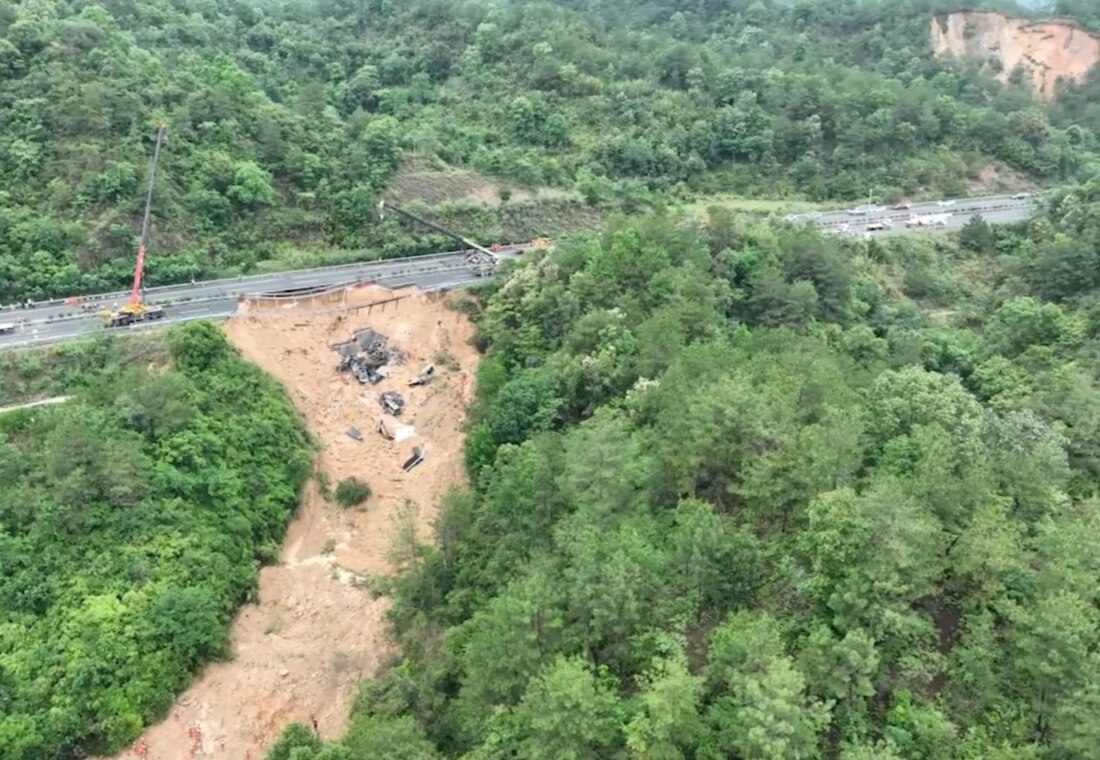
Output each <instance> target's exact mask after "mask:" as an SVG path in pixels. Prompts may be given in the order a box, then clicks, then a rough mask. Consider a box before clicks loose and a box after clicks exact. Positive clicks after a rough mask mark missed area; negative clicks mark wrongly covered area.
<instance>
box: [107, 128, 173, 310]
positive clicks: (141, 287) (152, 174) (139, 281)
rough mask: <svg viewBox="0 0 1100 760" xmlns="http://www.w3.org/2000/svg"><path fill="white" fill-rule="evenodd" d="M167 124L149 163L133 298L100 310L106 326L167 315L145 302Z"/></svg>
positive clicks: (158, 134) (159, 132)
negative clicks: (152, 212) (155, 195)
mask: <svg viewBox="0 0 1100 760" xmlns="http://www.w3.org/2000/svg"><path fill="white" fill-rule="evenodd" d="M164 128H165V125H163V124H161V125H160V129H158V130H157V142H156V145H155V146H154V147H153V160H152V161H151V163H150V165H149V191H148V193H147V194H146V196H145V216H144V218H143V219H142V221H141V237H140V238H139V239H138V249H137V261H136V262H135V263H134V283H133V285H132V286H131V288H130V300H129V301H128V302H127V303H125V304H124V305H123V306H121V307H119V306H118V305H117V304H116V305H115V308H113V309H107V310H104V311H103V312H101V316H102V317H103V323H104V324H105V325H107V327H126V326H127V325H132V324H135V323H138V322H150V321H153V320H156V319H161V318H162V317H164V309H163V308H161V307H160V306H155V305H152V304H148V303H146V302H145V244H146V243H147V242H148V239H149V212H150V210H151V209H152V206H153V187H154V186H155V184H156V178H157V161H158V160H159V159H160V146H161V143H162V142H163V141H164Z"/></svg>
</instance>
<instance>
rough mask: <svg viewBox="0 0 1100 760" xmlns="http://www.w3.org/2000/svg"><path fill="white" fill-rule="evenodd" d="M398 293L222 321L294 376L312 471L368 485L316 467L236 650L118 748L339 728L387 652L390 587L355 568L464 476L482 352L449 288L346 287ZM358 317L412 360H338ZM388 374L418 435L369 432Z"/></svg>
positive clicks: (364, 292) (237, 755)
mask: <svg viewBox="0 0 1100 760" xmlns="http://www.w3.org/2000/svg"><path fill="white" fill-rule="evenodd" d="M395 295H407V296H408V297H406V298H403V299H402V300H399V301H397V302H392V303H389V304H388V305H386V306H385V308H382V307H374V308H372V309H371V310H370V311H368V310H367V309H366V308H363V309H361V310H360V311H359V312H358V314H356V313H355V312H354V311H350V312H345V313H340V314H332V313H330V314H324V315H318V314H316V313H312V314H311V313H310V312H315V311H316V310H317V309H319V308H332V307H333V306H338V305H339V304H327V305H319V304H317V303H305V302H303V303H300V304H298V305H297V306H291V307H289V308H288V307H287V306H285V305H281V306H275V307H273V308H271V309H264V308H263V307H260V306H253V307H252V310H251V311H249V312H247V313H245V314H242V315H239V316H237V317H234V318H233V319H231V320H230V321H229V323H228V325H227V327H226V332H227V333H228V335H229V337H230V339H231V340H232V342H233V343H234V344H235V345H237V346H238V347H239V348H240V350H241V351H242V352H243V354H244V355H245V357H247V358H248V359H250V360H251V361H254V362H256V363H257V364H259V365H260V366H261V367H263V368H264V369H265V370H266V371H268V372H269V373H271V374H272V375H274V376H275V377H277V378H278V379H279V380H281V381H282V382H283V383H284V384H285V385H286V387H287V389H288V391H289V393H290V395H291V398H292V399H293V401H294V403H295V405H296V406H297V408H298V409H299V411H300V412H301V414H302V415H303V417H304V418H305V420H306V423H307V424H308V426H309V428H310V430H311V431H312V433H313V434H314V436H315V437H316V438H317V439H318V441H319V443H320V451H319V452H318V457H317V467H318V470H319V471H321V472H324V473H326V474H327V476H328V478H329V479H330V481H331V483H332V485H333V486H335V484H336V483H338V482H339V481H340V479H342V478H344V477H347V476H350V475H355V476H358V477H360V478H362V479H364V480H366V481H367V482H369V483H370V485H371V486H372V487H373V489H374V495H373V496H372V497H371V498H370V499H369V500H368V501H367V502H366V504H365V505H364V506H363V507H361V508H353V509H351V510H344V509H342V508H340V507H339V506H337V505H335V504H331V503H328V502H326V501H325V500H324V499H323V498H322V497H321V494H320V492H319V488H318V486H317V483H316V481H311V482H310V484H309V486H308V488H307V491H306V493H305V496H304V499H303V502H302V505H301V508H300V509H299V512H298V514H297V516H296V517H295V519H294V521H293V522H292V523H291V525H290V528H289V530H288V532H287V536H286V540H285V541H284V544H283V548H282V557H281V562H280V564H279V565H276V566H272V567H267V568H264V569H263V571H262V572H261V574H260V586H259V603H258V604H250V605H247V606H245V607H244V608H243V609H242V610H241V612H240V614H239V615H238V616H237V619H236V621H235V622H234V624H233V629H232V645H233V653H234V658H233V659H232V660H230V661H228V662H222V663H215V664H213V665H211V666H209V667H208V668H206V670H205V672H204V673H203V674H202V676H201V677H200V678H199V679H198V680H197V681H196V682H195V683H194V684H193V685H192V686H191V688H189V689H188V690H187V691H186V692H185V693H184V694H183V695H182V696H181V697H180V699H179V700H178V701H177V704H176V706H175V708H174V709H173V710H172V712H171V713H170V714H169V717H168V719H167V720H165V721H163V722H162V723H160V724H159V725H157V726H154V727H152V728H150V729H149V730H148V731H147V732H146V734H145V736H143V737H142V739H140V740H139V741H138V743H136V744H135V745H134V747H132V748H131V749H130V750H129V751H127V752H124V753H122V754H121V755H120V756H119V758H137V757H147V758H151V759H154V758H155V760H189V759H190V758H195V757H199V758H207V757H209V758H223V759H224V760H260V759H261V758H262V757H263V754H264V750H265V749H266V748H267V747H268V746H269V745H270V744H271V742H272V741H273V740H274V739H275V738H276V737H277V735H278V733H279V732H280V731H281V729H282V728H283V726H284V725H285V724H286V723H287V722H289V721H294V720H297V721H301V722H304V723H306V724H307V725H308V724H309V723H310V720H311V718H312V717H314V716H315V717H316V719H317V721H318V725H319V728H320V733H321V735H322V736H324V737H333V736H336V735H339V734H340V733H341V732H342V731H343V729H344V725H345V721H346V719H347V715H348V709H349V706H350V702H351V700H352V698H353V696H354V692H355V688H356V683H357V682H358V681H359V680H360V679H361V678H362V677H363V676H367V675H370V674H372V673H373V672H374V671H375V670H376V669H377V668H378V666H379V665H380V664H381V663H382V662H384V660H385V659H386V658H387V657H388V656H389V655H390V654H391V645H390V644H388V642H387V640H386V636H385V626H384V617H383V615H384V612H385V609H386V605H387V601H386V600H385V599H372V597H371V595H370V594H369V593H368V592H367V591H366V590H364V589H363V588H361V586H362V585H364V584H363V583H362V581H363V580H364V579H365V578H369V575H370V574H371V573H374V572H381V571H386V570H388V569H390V564H389V562H388V559H387V556H388V554H389V553H390V552H389V550H390V548H391V547H392V545H393V543H392V538H393V536H394V533H395V531H397V530H398V529H399V528H401V529H402V530H404V531H407V530H408V528H409V526H410V525H412V526H415V528H416V530H417V531H418V532H419V533H420V534H421V536H422V537H424V536H426V534H427V531H428V527H429V523H430V521H431V518H432V517H433V516H434V514H435V508H436V505H437V502H438V500H439V499H440V497H441V496H442V495H443V494H444V492H445V491H446V490H447V489H448V488H450V487H451V486H453V485H458V484H461V483H462V482H463V470H462V466H461V445H462V433H461V426H462V423H463V416H464V409H465V406H466V404H467V402H468V400H469V399H470V398H471V395H472V392H473V387H472V381H473V375H474V370H475V369H476V363H477V353H476V351H475V350H474V349H473V348H472V347H471V346H470V345H469V343H468V339H469V338H470V336H471V335H472V333H473V328H472V325H471V324H470V322H469V321H468V320H467V319H466V318H465V317H464V316H462V315H461V314H459V313H458V312H456V311H452V310H450V309H447V308H446V307H445V306H444V305H443V301H442V300H441V297H440V296H426V295H423V294H421V293H419V292H418V291H405V290H403V291H401V292H400V293H394V292H393V291H387V290H385V289H383V288H379V287H374V286H371V287H367V288H363V289H360V290H358V291H355V292H354V293H352V294H351V295H349V296H348V300H349V302H350V304H352V305H354V304H369V303H373V302H377V301H380V300H383V299H390V298H393V297H394V296H395ZM273 313H274V314H279V316H278V317H275V318H272V317H271V316H270V315H271V314H273ZM265 314H266V315H268V316H264V315H265ZM363 327H372V328H374V329H375V330H377V331H379V332H381V333H383V334H385V335H386V336H388V337H389V338H390V341H391V343H392V344H396V345H398V346H400V347H401V348H402V349H404V350H405V351H406V352H408V359H407V362H406V363H405V364H404V365H403V366H393V367H392V369H393V374H392V376H391V377H390V378H389V379H388V380H386V381H383V382H382V383H380V384H379V385H377V386H371V385H360V384H359V383H358V382H357V381H356V380H355V379H354V378H350V377H349V376H347V375H341V374H338V373H337V372H336V371H335V367H336V364H337V362H338V360H339V357H338V355H337V354H336V353H335V352H334V351H333V350H332V349H331V348H330V344H333V343H337V342H340V341H343V340H346V339H347V338H349V337H350V335H351V333H352V332H353V331H354V330H356V329H359V328H363ZM443 354H447V355H449V356H450V357H453V360H454V361H453V363H452V362H450V361H448V364H451V367H450V368H445V367H443V366H439V365H437V370H436V371H437V377H436V380H435V382H433V383H432V384H430V385H428V386H424V387H416V388H409V387H407V383H408V381H409V380H410V379H411V378H412V377H414V376H415V375H416V374H417V372H418V371H419V370H420V368H421V366H422V365H423V364H425V363H427V362H432V361H435V360H438V359H441V358H443V356H442V355H443ZM456 367H457V368H456ZM389 389H395V390H398V391H399V392H401V393H402V394H403V395H404V397H405V399H406V401H407V406H406V408H405V411H404V413H403V414H402V415H401V417H400V421H401V422H403V423H405V424H415V427H416V431H417V436H416V437H415V438H412V439H409V440H405V441H403V442H401V443H394V442H392V441H388V440H385V439H383V438H382V437H381V436H380V435H379V434H378V433H377V432H376V431H375V426H376V423H377V421H378V419H379V416H380V407H379V403H378V395H379V394H380V393H381V392H382V391H384V390H389ZM350 426H355V427H357V428H359V429H360V430H361V431H362V433H363V436H364V440H363V441H362V442H360V441H356V440H353V439H352V438H350V437H349V436H348V435H347V434H346V432H345V431H346V430H347V428H348V427H350ZM417 444H426V445H427V447H428V449H427V456H426V458H425V461H424V463H423V464H421V465H420V466H419V467H417V468H415V469H413V470H412V471H411V472H410V473H405V472H403V471H402V469H401V464H402V462H403V461H404V460H405V459H406V458H407V457H408V455H409V452H410V450H411V448H412V447H413V446H414V445H417ZM409 504H414V505H415V506H416V509H415V510H414V509H412V508H411V507H410V506H409Z"/></svg>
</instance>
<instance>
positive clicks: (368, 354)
mask: <svg viewBox="0 0 1100 760" xmlns="http://www.w3.org/2000/svg"><path fill="white" fill-rule="evenodd" d="M333 349H334V350H335V351H337V352H339V354H340V364H339V365H338V366H337V368H336V369H337V371H339V372H350V373H351V374H352V375H354V376H355V379H357V380H358V381H359V382H360V383H362V384H364V385H366V384H367V383H370V384H371V385H376V384H378V383H380V382H382V381H383V380H385V379H386V378H387V377H389V374H390V372H389V365H390V364H404V363H405V358H406V357H405V352H404V351H402V350H401V349H400V348H398V347H397V346H391V345H389V338H387V337H386V336H385V335H383V334H382V333H380V332H376V331H375V330H373V329H371V328H369V327H368V328H366V329H363V330H356V331H355V332H354V333H353V334H352V336H351V340H348V341H345V342H343V343H338V344H336V345H335V346H333Z"/></svg>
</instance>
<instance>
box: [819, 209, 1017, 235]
mask: <svg viewBox="0 0 1100 760" xmlns="http://www.w3.org/2000/svg"><path fill="white" fill-rule="evenodd" d="M1032 212H1033V210H1032V209H1030V208H1020V207H1012V208H1003V209H984V210H980V209H970V210H946V211H940V212H939V213H936V214H916V216H931V217H939V216H947V219H946V220H945V222H946V225H937V224H935V223H933V224H927V225H924V226H923V227H921V226H910V225H909V224H908V221H909V220H910V219H911V218H912V216H914V215H911V214H895V215H892V216H888V217H871V216H865V217H856V218H851V219H843V220H841V221H838V222H830V223H828V224H824V223H823V224H821V225H820V226H821V227H824V228H825V229H826V230H831V231H836V232H849V233H860V232H864V231H867V226H868V225H870V224H875V223H881V222H883V221H887V222H889V223H890V224H891V229H890V230H889V231H890V232H898V231H904V230H915V229H926V228H929V229H930V228H938V229H944V228H945V227H946V228H948V229H954V228H957V227H962V226H963V225H964V224H966V222H967V221H969V220H970V219H971V218H973V217H975V216H980V217H981V218H982V219H984V220H986V221H987V222H989V223H991V224H1009V223H1015V222H1023V221H1027V220H1028V219H1029V218H1030V217H1031V214H1032ZM845 227H846V228H847V229H845Z"/></svg>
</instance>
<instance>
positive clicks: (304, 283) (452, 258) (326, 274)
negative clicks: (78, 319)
mask: <svg viewBox="0 0 1100 760" xmlns="http://www.w3.org/2000/svg"><path fill="white" fill-rule="evenodd" d="M528 247H529V246H528V245H527V244H526V243H517V244H508V245H504V246H501V248H500V250H499V251H498V252H497V255H498V256H500V257H502V258H512V257H515V256H518V255H520V254H522V253H523V252H524V251H526V250H527V249H528ZM465 256H466V251H443V252H440V253H429V254H422V255H418V256H407V257H402V258H399V259H385V260H374V261H357V262H352V263H350V264H333V265H331V266H327V267H316V268H312V269H308V270H293V271H290V272H269V273H264V274H254V275H242V276H241V277H237V278H222V279H218V280H206V281H202V282H196V283H195V284H193V285H189V284H186V283H182V284H177V285H157V286H154V287H151V288H147V289H146V291H145V295H146V298H148V299H149V300H152V301H157V300H164V299H171V300H173V301H178V300H183V299H188V300H193V299H196V298H206V297H210V296H212V295H228V294H236V293H238V292H255V291H258V290H260V291H273V290H279V289H286V288H293V287H309V286H311V285H324V284H330V283H336V282H342V281H344V280H349V279H355V278H356V277H358V276H364V277H365V276H370V275H371V274H374V273H382V274H385V275H387V276H388V275H389V274H390V273H392V272H393V271H394V269H409V268H412V267H419V266H424V265H428V266H431V265H433V263H449V264H453V263H454V262H457V261H460V260H462V259H464V258H465ZM128 296H129V294H128V293H127V292H122V291H119V292H115V293H100V294H91V295H88V296H85V298H86V299H88V303H89V304H93V305H94V306H95V308H96V309H98V308H104V307H107V306H109V305H110V303H111V302H113V301H118V302H120V303H121V302H122V301H125V300H126V299H127V298H128ZM4 311H15V312H18V313H21V314H28V313H34V314H37V315H40V316H41V317H42V318H46V317H49V316H53V317H55V318H56V317H58V316H70V315H74V314H80V313H82V312H81V310H80V309H79V307H74V306H71V305H68V304H64V303H61V304H56V303H55V304H44V305H40V306H35V307H33V308H31V309H23V308H22V307H20V306H19V305H18V304H11V305H6V306H4V305H0V313H3V312H4ZM84 313H87V312H84Z"/></svg>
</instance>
